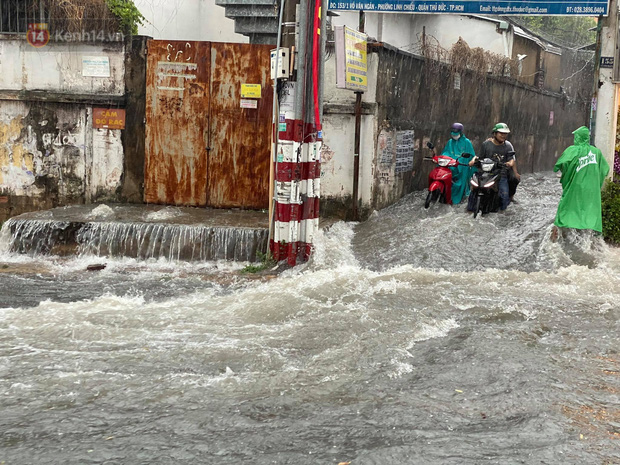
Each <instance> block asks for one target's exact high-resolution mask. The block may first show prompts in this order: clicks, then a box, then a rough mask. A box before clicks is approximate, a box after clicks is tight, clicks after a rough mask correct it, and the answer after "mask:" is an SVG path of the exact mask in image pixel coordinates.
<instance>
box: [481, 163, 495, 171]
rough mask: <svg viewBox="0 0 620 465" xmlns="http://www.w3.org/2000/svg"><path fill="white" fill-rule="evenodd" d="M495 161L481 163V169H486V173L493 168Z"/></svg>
mask: <svg viewBox="0 0 620 465" xmlns="http://www.w3.org/2000/svg"><path fill="white" fill-rule="evenodd" d="M494 165H495V163H482V171H486V172H487V173H488V172H489V171H491V170H492V169H493V166H494Z"/></svg>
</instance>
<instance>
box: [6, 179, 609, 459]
mask: <svg viewBox="0 0 620 465" xmlns="http://www.w3.org/2000/svg"><path fill="white" fill-rule="evenodd" d="M559 195H560V191H559V186H558V182H557V178H555V177H554V176H553V175H551V174H547V175H539V176H530V177H526V178H525V179H524V180H523V182H522V185H521V186H520V190H519V192H518V194H517V198H518V200H519V203H518V204H515V205H511V206H510V207H509V210H508V211H507V212H506V213H503V214H495V215H489V216H488V217H483V218H477V219H473V218H472V217H471V216H469V215H468V214H466V213H465V212H464V211H463V208H464V207H462V206H461V207H449V206H436V207H433V208H432V209H430V210H428V211H425V210H424V209H423V208H422V204H423V193H416V194H414V195H412V196H410V197H408V198H405V199H403V200H402V201H401V202H400V203H399V204H398V205H395V206H393V207H391V208H389V209H386V210H383V211H381V212H378V213H376V214H375V215H373V217H372V218H371V219H370V220H369V221H367V222H365V223H362V224H359V225H354V224H344V223H338V224H336V225H334V226H332V227H331V228H330V229H329V230H328V231H325V232H323V234H322V235H321V237H320V238H319V243H318V249H317V252H316V254H315V258H314V261H313V262H312V263H310V264H308V265H307V266H305V267H300V268H299V269H295V270H290V271H287V272H285V273H284V274H282V275H280V276H279V277H278V278H276V279H272V280H268V281H257V280H246V279H243V278H239V277H237V275H236V274H235V273H234V271H235V269H238V267H239V265H231V264H224V263H202V264H182V263H170V262H162V261H151V262H136V261H132V260H125V261H123V260H115V261H108V262H107V264H108V266H107V267H106V269H104V270H102V271H100V272H95V273H87V272H84V269H85V266H86V265H88V264H91V263H94V262H97V261H101V258H100V257H99V258H96V257H88V256H85V257H80V258H76V259H74V260H69V261H61V260H60V259H57V260H55V259H54V258H53V257H52V258H48V259H45V260H43V259H36V258H35V259H32V258H24V257H16V256H11V255H8V254H6V253H5V254H4V255H3V256H2V257H1V260H2V262H3V263H5V265H2V266H4V268H2V269H0V307H1V308H0V393H1V394H2V397H1V398H0V402H1V407H2V415H0V432H1V434H0V463H1V462H2V461H4V462H6V463H7V464H13V463H15V464H41V463H52V464H87V463H96V464H169V463H183V464H196V463H205V464H240V463H247V464H338V463H339V462H348V461H350V462H351V464H352V465H358V464H381V465H384V464H399V465H400V464H482V463H485V464H486V463H493V464H518V463H523V464H534V463H545V464H610V463H620V398H619V395H620V355H619V354H618V350H620V343H619V342H620V341H619V334H620V333H619V329H620V324H619V319H620V303H619V302H620V253H619V251H618V250H615V249H610V248H608V247H607V246H606V245H605V244H603V243H602V242H601V241H600V239H599V238H597V237H592V236H589V235H584V234H579V235H577V234H571V235H569V236H568V237H566V238H565V239H563V240H562V241H560V242H559V243H555V244H554V243H550V242H549V240H548V237H549V229H550V225H551V223H552V221H553V216H554V214H555V207H556V205H557V200H558V199H559ZM7 270H8V271H7ZM2 271H3V272H2ZM205 276H208V277H210V278H207V279H205ZM214 277H217V279H214Z"/></svg>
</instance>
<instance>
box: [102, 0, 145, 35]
mask: <svg viewBox="0 0 620 465" xmlns="http://www.w3.org/2000/svg"><path fill="white" fill-rule="evenodd" d="M106 5H107V6H108V8H109V9H110V11H111V12H112V13H113V14H114V16H116V17H117V18H118V19H119V21H120V23H121V24H120V26H121V30H122V32H123V33H125V34H133V35H135V34H137V33H138V26H139V25H142V24H143V22H144V16H142V13H140V10H138V8H137V7H136V5H135V4H134V3H133V1H132V0H106Z"/></svg>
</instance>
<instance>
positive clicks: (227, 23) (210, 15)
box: [134, 0, 248, 43]
mask: <svg viewBox="0 0 620 465" xmlns="http://www.w3.org/2000/svg"><path fill="white" fill-rule="evenodd" d="M134 3H135V5H136V6H137V7H138V10H140V13H142V14H143V15H144V17H145V18H146V21H145V22H144V25H142V26H140V27H139V31H138V32H139V33H140V34H142V35H147V36H150V37H153V38H154V39H163V40H203V41H212V42H236V43H248V38H247V37H246V36H244V35H241V34H237V33H235V22H234V21H233V20H232V19H230V18H227V17H226V16H224V12H225V10H224V8H223V7H221V6H218V5H216V4H215V0H135V1H134Z"/></svg>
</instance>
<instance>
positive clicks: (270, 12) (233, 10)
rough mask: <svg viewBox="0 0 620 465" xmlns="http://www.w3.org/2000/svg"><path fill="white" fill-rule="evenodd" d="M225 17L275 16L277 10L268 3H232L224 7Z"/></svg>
mask: <svg viewBox="0 0 620 465" xmlns="http://www.w3.org/2000/svg"><path fill="white" fill-rule="evenodd" d="M224 8H225V10H226V13H225V15H226V17H227V18H232V19H235V18H244V17H248V18H277V17H278V16H277V11H275V10H274V9H273V7H272V6H270V5H247V6H245V5H234V6H226V7H224Z"/></svg>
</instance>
